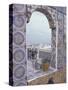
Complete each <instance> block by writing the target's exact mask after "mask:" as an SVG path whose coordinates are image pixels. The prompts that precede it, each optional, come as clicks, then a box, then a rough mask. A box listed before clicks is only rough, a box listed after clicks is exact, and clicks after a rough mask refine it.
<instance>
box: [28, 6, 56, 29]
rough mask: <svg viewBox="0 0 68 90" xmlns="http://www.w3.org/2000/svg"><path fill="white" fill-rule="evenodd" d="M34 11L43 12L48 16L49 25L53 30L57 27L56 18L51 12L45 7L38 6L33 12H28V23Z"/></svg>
mask: <svg viewBox="0 0 68 90" xmlns="http://www.w3.org/2000/svg"><path fill="white" fill-rule="evenodd" d="M34 11H39V12H41V13H43V14H44V15H45V16H46V17H47V19H48V22H49V26H50V28H51V29H52V30H53V29H55V28H56V27H55V23H54V20H53V18H52V16H51V14H50V13H49V12H48V10H47V9H44V8H36V9H34V10H33V11H32V12H31V11H29V12H27V16H28V17H27V18H28V21H27V23H28V22H29V19H30V17H31V15H32V13H33V12H34Z"/></svg>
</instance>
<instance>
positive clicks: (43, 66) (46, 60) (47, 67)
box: [42, 59, 50, 71]
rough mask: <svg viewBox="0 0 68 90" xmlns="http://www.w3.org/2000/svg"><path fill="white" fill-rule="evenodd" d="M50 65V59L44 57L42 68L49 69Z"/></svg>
mask: <svg viewBox="0 0 68 90" xmlns="http://www.w3.org/2000/svg"><path fill="white" fill-rule="evenodd" d="M49 66H50V60H48V59H43V60H42V70H43V71H47V70H48V69H49Z"/></svg>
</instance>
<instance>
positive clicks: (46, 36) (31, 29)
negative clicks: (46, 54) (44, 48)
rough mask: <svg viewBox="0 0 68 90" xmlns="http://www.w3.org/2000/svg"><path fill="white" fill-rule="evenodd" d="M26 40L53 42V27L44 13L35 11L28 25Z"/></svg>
mask: <svg viewBox="0 0 68 90" xmlns="http://www.w3.org/2000/svg"><path fill="white" fill-rule="evenodd" d="M26 41H27V44H46V45H47V44H51V29H50V28H49V23H48V20H47V18H46V16H45V15H44V14H42V13H40V12H37V11H35V12H33V14H32V16H31V18H30V22H29V23H28V24H27V25H26Z"/></svg>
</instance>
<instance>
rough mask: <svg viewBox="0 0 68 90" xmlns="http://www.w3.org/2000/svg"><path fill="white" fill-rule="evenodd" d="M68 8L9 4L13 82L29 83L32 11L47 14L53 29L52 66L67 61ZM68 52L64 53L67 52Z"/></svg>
mask: <svg viewBox="0 0 68 90" xmlns="http://www.w3.org/2000/svg"><path fill="white" fill-rule="evenodd" d="M65 9H66V8H65V7H51V6H44V5H43V6H42V5H23V4H12V5H10V7H9V29H10V31H9V36H10V37H9V40H10V42H9V57H10V59H9V84H10V85H14V86H20V85H27V70H26V69H27V62H26V23H28V22H29V20H30V17H31V14H32V12H34V11H35V10H36V11H40V12H42V13H43V14H45V15H46V17H47V18H48V21H49V25H50V28H51V29H52V58H51V59H52V60H51V65H52V67H56V69H60V68H61V67H62V68H63V67H64V65H66V63H65V60H66V59H65V58H66V54H65V48H66V41H65V40H66V39H65V36H66V34H65V30H66V24H65V22H66V19H65V18H66V10H65ZM63 51H64V52H63Z"/></svg>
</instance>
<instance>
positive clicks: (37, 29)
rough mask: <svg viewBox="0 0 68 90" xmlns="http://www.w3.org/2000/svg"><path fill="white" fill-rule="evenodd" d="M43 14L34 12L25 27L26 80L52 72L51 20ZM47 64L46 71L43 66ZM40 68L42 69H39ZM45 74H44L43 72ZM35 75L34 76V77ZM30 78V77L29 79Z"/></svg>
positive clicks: (37, 11)
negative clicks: (38, 74)
mask: <svg viewBox="0 0 68 90" xmlns="http://www.w3.org/2000/svg"><path fill="white" fill-rule="evenodd" d="M47 17H48V16H47V15H45V14H44V13H43V12H41V11H39V10H38V9H37V10H35V11H34V12H33V13H32V15H31V18H30V21H29V23H28V24H27V25H26V51H27V79H28V80H30V79H33V78H34V77H38V76H37V74H36V73H39V72H40V73H41V74H40V75H42V74H43V73H44V71H48V72H49V71H50V70H53V69H52V67H51V64H50V62H51V52H52V48H51V45H52V41H51V39H52V35H51V33H52V28H53V26H50V23H49V20H50V22H52V21H51V19H52V18H49V20H48V18H47ZM46 63H47V70H46V66H44V64H46ZM41 67H42V68H41ZM45 73H46V72H45ZM35 74H36V76H34V75H35ZM30 76H32V77H30Z"/></svg>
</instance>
